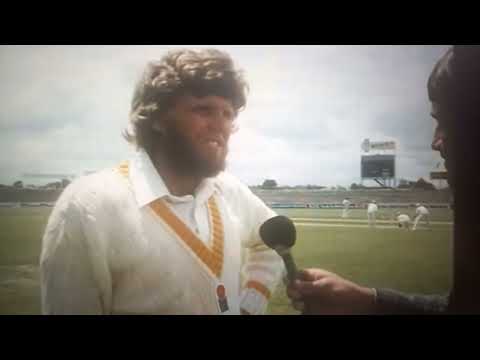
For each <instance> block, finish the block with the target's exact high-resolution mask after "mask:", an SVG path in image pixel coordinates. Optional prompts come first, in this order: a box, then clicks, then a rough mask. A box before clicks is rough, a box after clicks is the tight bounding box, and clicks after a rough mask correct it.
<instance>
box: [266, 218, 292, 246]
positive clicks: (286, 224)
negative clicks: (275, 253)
mask: <svg viewBox="0 0 480 360" xmlns="http://www.w3.org/2000/svg"><path fill="white" fill-rule="evenodd" d="M296 236H297V233H296V230H295V225H294V224H293V222H292V220H290V219H289V218H288V217H286V216H282V215H279V216H275V217H273V218H270V219H268V220H267V221H265V222H264V223H263V224H262V225H261V226H260V237H261V238H262V240H263V242H264V243H265V244H266V245H267V246H268V247H271V248H272V249H274V248H276V247H279V246H282V247H286V248H291V247H292V246H293V245H295V239H296Z"/></svg>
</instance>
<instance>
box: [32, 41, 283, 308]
mask: <svg viewBox="0 0 480 360" xmlns="http://www.w3.org/2000/svg"><path fill="white" fill-rule="evenodd" d="M245 87H246V84H245V82H244V80H243V78H242V76H241V73H240V72H238V71H237V70H236V69H235V68H234V65H233V61H232V60H231V58H230V57H229V56H228V55H227V54H225V53H223V52H220V51H217V50H202V51H198V52H195V51H190V50H181V51H174V52H171V53H168V54H167V55H166V56H165V57H164V58H162V59H161V60H160V61H156V62H152V63H149V65H148V66H147V69H146V71H145V73H144V75H143V77H142V78H141V80H140V82H139V83H138V85H137V87H136V90H135V93H134V96H133V101H132V108H131V115H130V116H131V117H130V121H131V126H130V128H129V129H128V130H127V131H126V133H125V137H126V138H127V140H128V141H130V142H132V143H133V144H135V145H136V149H137V151H136V152H135V154H134V155H133V157H132V158H131V159H130V160H128V161H126V162H123V163H121V164H118V166H114V167H113V168H111V169H106V170H104V171H100V172H98V173H95V174H92V175H89V176H85V177H83V178H80V179H78V180H77V181H75V182H73V183H72V184H71V185H70V186H69V187H68V188H67V189H66V190H65V191H64V193H63V194H62V196H61V198H60V199H59V200H58V202H57V204H56V206H55V208H54V210H53V212H52V214H51V216H50V219H49V222H48V225H47V228H46V230H45V235H44V238H43V244H42V254H41V260H40V272H41V291H42V312H43V313H44V314H263V313H265V311H266V308H267V304H268V300H269V297H270V296H271V294H272V293H273V292H274V290H275V287H276V284H277V283H278V281H279V280H280V279H281V278H282V273H283V271H284V268H283V262H282V260H281V258H280V256H278V255H277V254H276V253H275V252H274V251H273V250H271V249H269V248H268V247H267V246H266V245H265V244H264V243H263V242H262V240H261V238H260V236H259V227H260V225H261V224H262V223H263V222H264V221H266V220H267V219H269V218H271V217H273V216H275V215H276V214H275V213H274V212H273V211H272V210H271V209H270V208H268V207H267V206H266V205H265V204H264V203H263V201H261V200H260V199H259V198H258V197H257V196H255V195H254V194H253V193H252V192H251V191H250V189H249V188H248V187H247V186H246V185H244V184H242V183H241V182H240V181H238V180H237V179H236V178H234V177H233V176H232V175H229V174H227V173H226V172H225V171H224V169H225V166H226V165H225V162H226V155H227V152H228V150H227V149H228V141H229V138H230V135H231V133H232V132H233V131H234V130H235V123H234V120H235V118H236V115H237V113H238V111H239V110H240V109H242V108H243V107H244V106H245V103H246V95H245Z"/></svg>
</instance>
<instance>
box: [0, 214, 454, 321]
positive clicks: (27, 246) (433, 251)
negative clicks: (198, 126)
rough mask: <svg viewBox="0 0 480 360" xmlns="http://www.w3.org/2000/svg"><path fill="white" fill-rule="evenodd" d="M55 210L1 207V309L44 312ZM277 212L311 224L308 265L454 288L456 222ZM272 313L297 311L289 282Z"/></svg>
mask: <svg viewBox="0 0 480 360" xmlns="http://www.w3.org/2000/svg"><path fill="white" fill-rule="evenodd" d="M50 211H51V209H50V208H17V209H12V208H10V209H4V208H0V229H1V235H0V314H39V313H40V289H39V277H38V259H39V255H40V250H41V237H42V234H43V230H44V228H45V225H46V222H47V219H48V215H49V213H50ZM277 212H279V213H282V214H285V215H288V216H290V217H292V218H303V219H305V218H307V219H308V221H306V220H301V224H305V225H301V224H297V232H298V235H297V244H296V245H295V248H294V250H293V254H294V257H295V259H296V262H297V265H298V266H299V267H301V268H302V267H311V266H315V267H322V268H324V269H327V270H330V271H334V272H337V273H339V274H340V275H343V276H346V277H348V278H349V279H352V280H354V281H357V282H360V283H362V284H365V285H369V286H381V287H392V288H396V289H399V290H405V291H412V292H420V293H435V292H445V291H447V290H448V289H449V286H450V281H451V278H450V266H451V264H450V241H449V238H450V233H451V225H449V224H448V223H434V224H433V225H432V229H431V230H425V229H424V228H420V229H419V231H416V232H406V231H402V230H399V229H396V228H394V227H392V226H391V227H390V228H385V229H384V228H381V229H380V228H379V229H369V228H367V227H365V228H359V227H358V224H361V225H362V224H364V223H365V224H366V221H365V217H366V216H365V211H363V210H352V212H351V213H350V218H349V219H346V220H340V219H339V214H340V211H339V210H323V209H311V210H309V209H291V210H290V209H288V210H287V209H281V210H280V209H279V211H277ZM412 212H413V211H412ZM377 218H378V219H385V220H389V219H390V210H388V211H387V210H386V211H382V209H381V210H380V212H379V216H378V217H377ZM329 219H330V220H329ZM451 219H452V216H451V213H450V211H449V210H447V209H434V210H433V212H432V217H431V219H430V220H431V221H432V222H436V221H446V220H448V221H451ZM359 220H362V221H359ZM312 224H313V225H316V224H322V226H312ZM379 224H380V223H379ZM334 225H335V226H336V227H333V226H334ZM338 225H344V226H340V227H339V226H338ZM268 313H269V314H295V313H297V312H296V311H295V310H294V309H293V308H292V307H291V306H290V305H289V302H288V299H287V298H286V296H285V295H284V289H283V285H280V286H279V288H278V289H277V291H276V293H275V294H274V296H273V298H272V301H271V303H270V305H269V308H268Z"/></svg>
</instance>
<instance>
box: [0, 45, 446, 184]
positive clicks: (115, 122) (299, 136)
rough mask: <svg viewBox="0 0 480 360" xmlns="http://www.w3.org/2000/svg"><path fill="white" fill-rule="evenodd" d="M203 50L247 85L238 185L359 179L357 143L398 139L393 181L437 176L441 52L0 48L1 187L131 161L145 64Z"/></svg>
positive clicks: (232, 164)
mask: <svg viewBox="0 0 480 360" xmlns="http://www.w3.org/2000/svg"><path fill="white" fill-rule="evenodd" d="M201 47H214V48H218V49H220V50H224V51H226V52H228V53H229V54H230V55H231V56H232V58H233V59H234V62H235V63H236V65H237V67H239V68H240V69H242V70H243V71H244V73H245V76H246V79H247V81H248V84H249V88H250V91H249V95H248V100H247V106H246V109H245V110H244V111H243V112H241V113H240V114H239V117H238V120H237V121H238V126H239V130H238V131H237V132H236V133H235V134H234V135H232V137H231V141H230V152H229V155H228V158H227V164H228V165H227V169H228V171H229V172H230V173H232V174H234V175H235V176H237V177H238V178H239V179H240V180H242V181H243V182H245V183H246V184H248V185H258V184H261V183H262V182H263V181H264V180H265V179H267V178H269V179H275V180H276V181H277V183H278V184H279V185H290V186H294V185H306V184H316V185H323V186H336V185H341V186H349V185H350V184H352V183H354V182H355V183H358V182H360V156H361V155H362V150H361V147H360V145H361V143H362V141H363V140H364V139H365V138H368V139H370V141H391V140H393V141H395V142H396V144H397V150H396V152H395V153H396V159H397V160H396V171H397V178H405V179H409V180H416V179H418V178H419V177H424V178H425V179H428V178H429V173H430V171H436V170H442V169H443V162H441V159H440V156H439V155H438V154H436V153H434V152H433V151H432V150H431V148H430V143H431V137H432V134H433V130H434V120H433V119H432V118H431V117H430V105H429V101H428V96H427V91H426V83H427V79H428V76H429V74H430V71H431V70H432V68H433V66H434V64H435V62H436V61H437V60H438V58H439V57H440V56H441V55H442V54H443V53H444V52H445V51H446V50H447V49H448V46H446V45H445V46H444V45H435V46H426V45H411V46H399V45H395V46H391V45H375V46H364V45H355V46H346V45H342V46H332V45H328V46H323V45H318V46H259V45H255V46H247V45H242V46H218V45H216V46H208V45H205V46H199V45H194V46H188V45H181V46H118V45H117V46H99V45H95V46H78V45H75V46H60V45H56V46H41V45H36V46H0V154H1V155H0V183H2V184H7V185H11V184H12V183H13V182H14V181H15V180H23V181H24V183H25V184H29V183H32V184H36V183H46V182H47V181H49V180H48V179H47V180H46V179H34V178H25V177H22V175H24V174H27V173H42V174H44V173H48V174H72V175H76V176H79V175H83V174H84V173H85V172H87V171H95V170H100V169H102V168H105V167H112V166H115V165H117V164H118V163H120V162H121V161H123V160H125V159H128V158H129V157H130V156H131V154H132V152H133V151H134V149H133V148H132V147H131V146H130V145H129V144H128V143H127V142H126V141H125V140H124V139H123V138H122V135H121V133H122V131H123V129H124V128H125V127H126V126H127V125H128V113H129V107H130V101H131V97H132V94H133V88H134V85H135V83H136V81H137V80H138V79H139V77H140V75H141V73H142V72H143V69H144V67H145V65H146V63H147V62H149V61H151V60H156V59H159V58H160V57H162V55H164V54H165V52H166V51H168V50H170V49H173V48H193V49H195V48H201ZM439 164H441V165H439ZM52 181H54V180H52Z"/></svg>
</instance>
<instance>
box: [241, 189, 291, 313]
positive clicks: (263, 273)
mask: <svg viewBox="0 0 480 360" xmlns="http://www.w3.org/2000/svg"><path fill="white" fill-rule="evenodd" d="M247 201H248V212H249V222H250V229H251V230H250V231H251V232H250V236H249V237H247V238H246V239H245V241H244V243H243V244H242V245H243V247H244V249H245V250H246V251H245V253H246V254H245V255H246V256H245V262H244V266H243V276H244V279H245V282H244V286H243V291H242V297H241V301H240V307H241V308H242V309H243V310H245V311H247V312H248V313H250V314H252V315H258V314H263V313H265V311H266V308H267V305H268V301H269V299H270V297H271V295H272V294H273V293H274V291H275V288H276V286H277V284H278V283H279V281H280V280H281V278H282V275H283V273H284V266H283V261H282V258H281V257H280V256H279V255H278V254H277V253H276V252H275V251H274V250H272V249H270V248H269V247H267V246H266V245H265V243H264V242H263V241H262V239H261V237H260V234H259V228H260V226H261V225H262V224H263V222H265V221H266V220H268V219H270V218H271V217H274V216H276V213H275V212H274V211H273V210H271V209H270V208H269V207H268V206H267V205H265V203H264V202H263V201H262V200H260V199H259V198H258V197H256V196H255V195H254V194H253V193H250V194H248V200H247Z"/></svg>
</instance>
